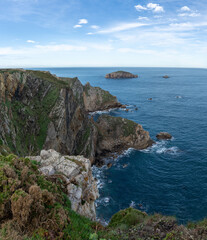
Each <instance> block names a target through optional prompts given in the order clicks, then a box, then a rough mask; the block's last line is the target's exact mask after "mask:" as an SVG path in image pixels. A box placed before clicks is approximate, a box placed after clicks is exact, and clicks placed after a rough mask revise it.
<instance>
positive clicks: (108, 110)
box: [89, 108, 126, 116]
mask: <svg viewBox="0 0 207 240" xmlns="http://www.w3.org/2000/svg"><path fill="white" fill-rule="evenodd" d="M117 109H121V110H126V108H109V109H107V110H102V111H95V112H90V113H89V115H91V116H94V115H101V114H104V113H110V112H112V111H115V110H117Z"/></svg>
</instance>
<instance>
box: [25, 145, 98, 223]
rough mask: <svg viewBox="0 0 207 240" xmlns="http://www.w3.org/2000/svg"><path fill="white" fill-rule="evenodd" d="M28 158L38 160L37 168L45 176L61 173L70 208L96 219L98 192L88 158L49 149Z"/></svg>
mask: <svg viewBox="0 0 207 240" xmlns="http://www.w3.org/2000/svg"><path fill="white" fill-rule="evenodd" d="M28 158H30V160H35V161H37V162H39V163H40V169H39V170H40V171H41V172H42V173H43V174H44V175H46V176H51V175H54V174H61V175H62V177H63V178H64V179H65V181H66V184H67V194H68V197H69V199H70V201H71V208H72V210H74V211H75V212H77V213H79V214H80V215H82V216H85V217H88V218H90V219H91V220H95V219H96V209H95V200H96V199H97V198H98V196H99V194H98V189H97V185H96V181H95V180H94V178H93V176H92V171H91V163H90V160H89V159H86V158H84V157H82V156H62V155H61V154H59V153H58V152H56V151H54V150H51V149H50V150H48V151H46V150H42V151H41V153H40V156H33V157H31V156H30V157H28Z"/></svg>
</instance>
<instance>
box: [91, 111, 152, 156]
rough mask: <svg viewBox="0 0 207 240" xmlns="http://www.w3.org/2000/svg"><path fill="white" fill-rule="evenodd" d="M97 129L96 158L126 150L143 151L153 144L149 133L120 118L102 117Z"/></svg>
mask: <svg viewBox="0 0 207 240" xmlns="http://www.w3.org/2000/svg"><path fill="white" fill-rule="evenodd" d="M96 127H97V129H98V133H99V134H98V141H97V158H98V157H102V156H107V155H108V154H109V153H111V152H120V151H123V150H126V149H128V148H135V149H138V150H140V149H145V148H147V147H149V146H151V145H152V144H153V141H152V140H151V138H150V135H149V132H147V131H145V130H144V129H143V128H142V126H141V125H140V124H137V123H135V122H133V121H130V120H128V119H125V118H121V117H112V116H108V115H102V116H100V117H99V119H98V121H97V123H96Z"/></svg>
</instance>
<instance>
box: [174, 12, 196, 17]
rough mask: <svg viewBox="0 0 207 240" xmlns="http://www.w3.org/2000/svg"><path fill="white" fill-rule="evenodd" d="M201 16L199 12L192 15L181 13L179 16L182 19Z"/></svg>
mask: <svg viewBox="0 0 207 240" xmlns="http://www.w3.org/2000/svg"><path fill="white" fill-rule="evenodd" d="M200 15H201V14H200V13H199V12H191V13H180V14H178V16H180V17H199V16H200Z"/></svg>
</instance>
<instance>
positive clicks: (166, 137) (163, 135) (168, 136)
mask: <svg viewBox="0 0 207 240" xmlns="http://www.w3.org/2000/svg"><path fill="white" fill-rule="evenodd" d="M156 138H157V139H159V140H169V139H171V138H172V135H171V134H169V133H167V132H160V133H158V134H157V135H156Z"/></svg>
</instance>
